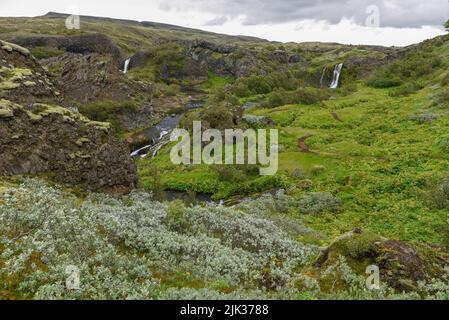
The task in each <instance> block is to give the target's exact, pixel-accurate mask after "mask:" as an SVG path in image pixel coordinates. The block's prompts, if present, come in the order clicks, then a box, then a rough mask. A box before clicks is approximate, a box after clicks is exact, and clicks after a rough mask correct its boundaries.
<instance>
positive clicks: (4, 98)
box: [0, 41, 137, 189]
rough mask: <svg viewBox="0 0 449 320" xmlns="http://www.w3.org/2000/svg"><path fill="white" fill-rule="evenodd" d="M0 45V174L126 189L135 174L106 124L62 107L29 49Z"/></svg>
mask: <svg viewBox="0 0 449 320" xmlns="http://www.w3.org/2000/svg"><path fill="white" fill-rule="evenodd" d="M0 44H1V49H0V66H1V69H0V95H1V96H0V174H2V175H16V174H42V173H48V174H51V175H54V177H55V178H56V179H57V180H58V181H60V182H62V183H66V184H70V185H75V184H83V185H86V186H87V187H88V188H90V189H111V188H112V189H113V188H121V189H123V188H125V189H131V188H134V187H135V186H136V183H137V174H136V167H135V164H134V162H133V161H132V159H131V158H130V156H129V149H128V147H127V146H126V144H124V143H122V142H120V141H118V140H117V139H116V138H115V137H114V136H113V134H112V131H111V130H110V127H109V124H107V123H99V122H93V121H90V120H89V119H87V118H85V117H83V116H82V115H80V114H79V113H77V112H74V111H71V110H69V109H67V108H64V107H61V106H60V105H61V104H62V105H64V99H63V97H61V94H60V93H59V92H58V90H57V88H56V87H55V85H54V84H53V83H52V82H51V80H50V79H49V77H48V76H47V73H46V71H45V69H43V68H42V67H41V66H40V65H39V63H38V62H37V61H36V60H35V59H34V58H33V57H32V56H31V55H30V53H29V52H28V50H26V49H24V48H21V47H19V46H17V45H14V44H11V43H7V42H4V41H2V42H1V43H0Z"/></svg>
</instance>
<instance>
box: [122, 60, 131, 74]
mask: <svg viewBox="0 0 449 320" xmlns="http://www.w3.org/2000/svg"><path fill="white" fill-rule="evenodd" d="M130 62H131V58H129V59H126V60H125V65H124V66H123V73H127V72H128V68H129V63H130Z"/></svg>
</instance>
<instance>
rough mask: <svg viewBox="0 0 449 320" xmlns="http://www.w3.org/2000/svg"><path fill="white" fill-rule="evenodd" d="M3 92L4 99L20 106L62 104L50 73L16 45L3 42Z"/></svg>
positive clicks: (0, 88)
mask: <svg viewBox="0 0 449 320" xmlns="http://www.w3.org/2000/svg"><path fill="white" fill-rule="evenodd" d="M0 47H1V48H2V49H1V50H0V91H2V95H3V98H6V99H9V100H13V101H15V102H18V103H24V104H28V103H33V102H36V101H38V100H39V101H41V102H47V103H57V104H58V103H61V101H62V100H61V98H60V97H59V92H58V90H57V88H56V87H55V86H54V84H53V83H52V82H51V79H50V75H49V74H48V72H47V71H46V70H45V69H44V68H42V67H41V65H40V64H39V63H38V62H37V61H36V60H35V59H34V58H33V57H32V56H31V55H30V53H29V51H28V50H27V49H25V48H21V47H19V46H17V45H14V44H11V43H7V42H4V41H1V40H0Z"/></svg>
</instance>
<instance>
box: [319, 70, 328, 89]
mask: <svg viewBox="0 0 449 320" xmlns="http://www.w3.org/2000/svg"><path fill="white" fill-rule="evenodd" d="M326 71H327V69H326V68H324V69H323V74H322V75H321V79H320V87H321V88H324V77H325V76H326Z"/></svg>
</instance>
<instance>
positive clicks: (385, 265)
mask: <svg viewBox="0 0 449 320" xmlns="http://www.w3.org/2000/svg"><path fill="white" fill-rule="evenodd" d="M340 256H343V257H344V258H345V259H346V261H347V263H348V265H349V266H350V267H351V268H352V270H353V271H354V272H356V273H358V274H360V275H363V276H366V274H365V272H366V268H367V267H368V266H370V265H375V266H377V267H379V270H380V281H381V283H386V284H388V285H389V286H390V287H392V288H394V289H396V290H398V291H399V292H402V291H418V282H420V281H429V280H431V279H434V278H440V277H442V276H443V275H444V274H445V271H444V268H445V267H446V266H448V265H449V256H448V254H447V253H446V251H445V250H444V251H443V250H436V249H435V248H432V247H430V246H428V245H425V244H418V243H410V242H406V241H400V240H389V239H386V238H383V237H380V236H377V235H375V234H372V233H370V232H365V231H363V230H362V229H355V230H353V231H351V232H349V233H346V234H344V235H343V236H341V237H340V238H338V239H337V240H335V241H334V242H333V243H332V244H331V245H330V246H329V247H327V248H326V249H324V250H323V251H322V253H321V255H320V256H319V257H318V259H317V260H316V262H315V264H314V268H315V270H318V273H321V272H322V271H324V270H326V269H327V267H329V266H332V265H334V264H335V263H336V262H337V260H338V259H339V257H340ZM324 287H325V284H324Z"/></svg>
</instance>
